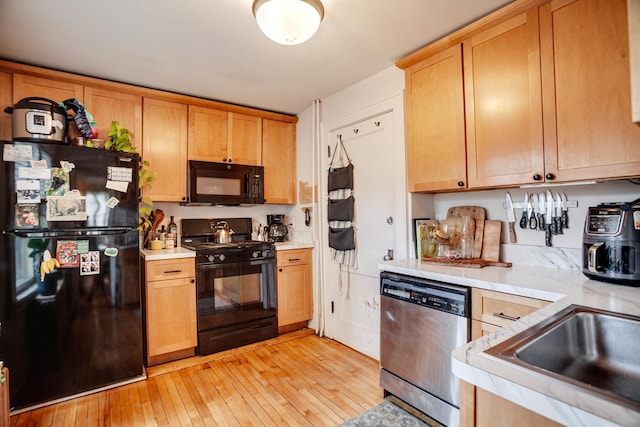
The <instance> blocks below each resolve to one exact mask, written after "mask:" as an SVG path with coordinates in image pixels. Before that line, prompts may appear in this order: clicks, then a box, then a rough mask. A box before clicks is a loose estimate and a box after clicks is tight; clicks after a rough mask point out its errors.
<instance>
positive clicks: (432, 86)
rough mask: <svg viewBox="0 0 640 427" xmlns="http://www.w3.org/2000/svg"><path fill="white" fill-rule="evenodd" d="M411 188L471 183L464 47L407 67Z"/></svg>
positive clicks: (447, 187)
mask: <svg viewBox="0 0 640 427" xmlns="http://www.w3.org/2000/svg"><path fill="white" fill-rule="evenodd" d="M405 79H406V83H405V85H406V100H405V107H406V112H405V117H406V130H407V136H406V138H407V174H408V180H409V191H411V192H428V191H437V190H453V189H460V188H465V187H466V160H465V157H466V153H465V127H464V99H463V86H462V47H461V45H455V46H453V47H451V48H449V49H447V50H445V51H443V52H441V53H438V54H436V55H434V56H432V57H430V58H428V59H426V60H425V61H423V62H420V63H418V64H416V65H413V66H412V67H410V68H408V69H407V70H406V71H405Z"/></svg>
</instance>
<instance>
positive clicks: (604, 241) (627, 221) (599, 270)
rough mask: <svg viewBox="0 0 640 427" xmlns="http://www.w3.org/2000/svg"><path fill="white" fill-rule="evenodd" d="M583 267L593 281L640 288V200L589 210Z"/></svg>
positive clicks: (600, 205) (585, 231)
mask: <svg viewBox="0 0 640 427" xmlns="http://www.w3.org/2000/svg"><path fill="white" fill-rule="evenodd" d="M582 264H583V265H582V272H583V273H584V274H585V275H586V276H587V277H589V278H590V279H594V280H600V281H603V282H609V283H615V284H622V285H628V286H640V199H637V200H634V201H633V202H630V203H601V204H599V205H598V206H595V207H590V208H589V211H588V212H587V218H586V220H585V226H584V237H583V246H582Z"/></svg>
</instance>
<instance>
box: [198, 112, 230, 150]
mask: <svg viewBox="0 0 640 427" xmlns="http://www.w3.org/2000/svg"><path fill="white" fill-rule="evenodd" d="M228 115H229V113H228V112H226V111H221V110H214V109H213V108H206V107H197V106H195V105H190V106H189V160H201V161H204V162H223V161H226V158H227V126H228Z"/></svg>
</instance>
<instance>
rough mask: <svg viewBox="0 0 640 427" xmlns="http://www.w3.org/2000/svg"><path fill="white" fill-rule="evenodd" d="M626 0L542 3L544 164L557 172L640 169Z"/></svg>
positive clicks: (586, 174)
mask: <svg viewBox="0 0 640 427" xmlns="http://www.w3.org/2000/svg"><path fill="white" fill-rule="evenodd" d="M627 28H628V26H627V1H626V0H556V1H552V2H551V3H548V4H545V5H544V6H542V7H541V8H540V44H541V59H542V100H543V111H544V139H545V145H544V149H545V165H546V170H547V172H548V173H551V174H553V175H555V176H556V178H557V179H558V180H562V181H571V180H581V179H597V178H610V177H625V176H637V175H638V174H639V173H640V127H638V126H637V125H635V124H633V123H632V122H631V120H630V118H629V115H630V111H631V98H630V93H631V90H630V78H629V40H628V31H627Z"/></svg>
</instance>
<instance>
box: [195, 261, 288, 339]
mask: <svg viewBox="0 0 640 427" xmlns="http://www.w3.org/2000/svg"><path fill="white" fill-rule="evenodd" d="M196 274H197V278H196V284H197V287H198V296H197V300H198V331H199V332H202V331H207V330H212V329H216V328H222V327H227V326H231V325H236V324H237V325H239V324H242V323H247V322H252V321H255V320H260V319H265V318H269V317H275V316H276V306H277V297H276V278H275V259H268V260H257V261H245V262H238V263H228V264H201V265H198V268H197V272H196Z"/></svg>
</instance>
